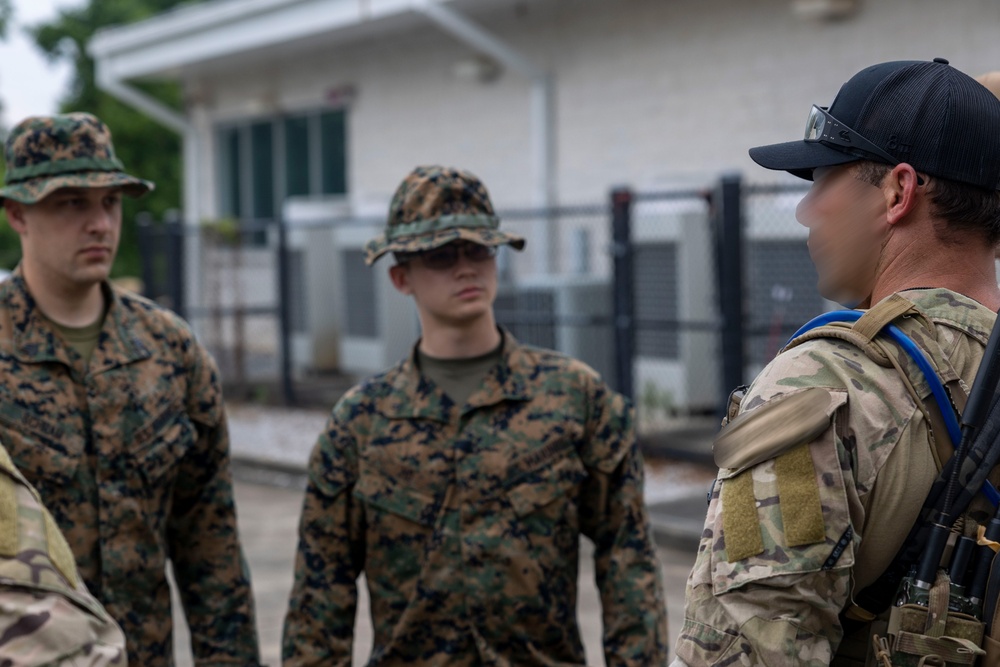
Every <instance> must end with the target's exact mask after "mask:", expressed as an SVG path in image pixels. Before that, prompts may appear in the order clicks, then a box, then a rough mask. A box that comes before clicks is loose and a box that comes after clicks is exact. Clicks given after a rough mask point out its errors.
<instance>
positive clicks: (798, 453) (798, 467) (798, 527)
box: [774, 444, 826, 547]
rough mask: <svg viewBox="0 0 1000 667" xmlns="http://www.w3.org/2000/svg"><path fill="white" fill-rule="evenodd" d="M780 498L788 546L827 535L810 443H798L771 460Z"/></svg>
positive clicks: (811, 542)
mask: <svg viewBox="0 0 1000 667" xmlns="http://www.w3.org/2000/svg"><path fill="white" fill-rule="evenodd" d="M774 471H775V476H776V477H777V483H778V497H779V498H780V499H781V521H782V524H784V533H785V539H786V540H787V542H788V546H790V547H798V546H803V545H807V544H816V543H817V542H822V541H823V540H825V539H826V528H825V526H824V524H823V506H822V504H821V503H820V499H819V483H818V482H817V480H816V466H815V465H814V464H813V460H812V454H810V452H809V445H808V444H804V445H800V446H798V447H796V448H794V449H792V450H790V451H788V452H785V453H784V454H782V455H781V456H779V457H778V458H777V459H775V461H774Z"/></svg>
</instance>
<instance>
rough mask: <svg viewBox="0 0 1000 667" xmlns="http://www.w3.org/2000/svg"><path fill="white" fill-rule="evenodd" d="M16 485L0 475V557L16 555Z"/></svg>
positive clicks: (8, 478)
mask: <svg viewBox="0 0 1000 667" xmlns="http://www.w3.org/2000/svg"><path fill="white" fill-rule="evenodd" d="M17 521H18V518H17V485H16V484H15V483H14V480H13V479H11V478H10V477H8V476H7V475H4V474H0V556H3V557H5V558H13V557H14V556H16V555H17V550H18V549H17V548H18V542H19V538H18V528H17Z"/></svg>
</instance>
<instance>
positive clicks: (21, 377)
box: [0, 269, 258, 667]
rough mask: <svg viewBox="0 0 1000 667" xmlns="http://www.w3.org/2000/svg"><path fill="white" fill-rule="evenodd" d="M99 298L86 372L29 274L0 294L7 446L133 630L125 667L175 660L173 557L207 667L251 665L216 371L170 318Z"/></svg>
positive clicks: (94, 584)
mask: <svg viewBox="0 0 1000 667" xmlns="http://www.w3.org/2000/svg"><path fill="white" fill-rule="evenodd" d="M104 289H105V296H106V299H107V302H108V303H109V309H108V313H107V316H106V319H105V322H104V328H103V329H102V331H101V334H100V337H99V340H98V345H97V348H96V349H95V350H94V353H93V357H92V359H91V361H90V365H89V367H87V368H85V367H84V365H83V360H82V359H81V357H80V356H79V355H78V354H77V353H76V351H75V350H74V349H73V348H72V347H71V346H69V345H67V344H65V343H64V342H63V341H62V339H61V338H60V337H59V335H58V334H57V333H56V332H55V329H54V327H53V325H52V324H51V323H50V322H49V321H48V320H46V318H45V317H44V315H43V314H42V313H41V312H40V311H39V310H38V308H37V307H36V305H35V302H34V300H33V299H32V297H31V295H30V294H29V292H28V290H27V286H26V285H25V283H24V280H23V278H22V276H21V272H20V269H18V270H16V271H15V272H14V275H13V276H12V277H11V278H10V279H8V280H7V281H5V282H3V283H2V284H0V440H2V441H3V442H4V443H5V444H6V445H7V448H8V450H9V452H10V454H11V456H12V457H13V459H14V461H15V463H16V464H17V466H18V467H19V468H20V469H21V471H22V472H23V473H24V475H25V477H27V478H28V479H29V480H30V481H31V482H32V483H33V484H34V485H35V486H36V487H37V489H38V491H39V492H40V493H41V496H42V498H43V499H44V502H45V504H46V505H47V507H48V508H49V510H50V511H51V512H52V514H53V516H54V517H55V519H56V521H57V522H58V524H59V526H60V528H62V530H63V532H64V533H65V535H66V539H67V541H68V543H69V545H70V547H71V548H72V551H73V553H74V554H75V556H76V561H77V564H78V566H79V570H80V574H81V576H82V577H83V580H84V581H85V582H86V585H87V587H88V588H89V589H90V591H91V592H92V593H93V594H94V595H95V597H97V599H98V600H100V601H101V602H102V603H103V604H104V606H105V607H106V608H107V610H108V612H110V614H111V615H112V616H113V617H114V618H115V619H116V620H117V621H118V623H119V624H120V625H121V627H122V629H123V630H124V631H125V635H126V637H127V638H128V653H129V661H130V662H132V663H133V664H135V665H143V666H144V667H150V666H152V667H157V666H166V665H172V664H173V657H172V654H173V637H172V624H171V611H170V608H171V605H170V589H169V587H168V584H167V578H166V571H165V570H166V564H167V559H168V558H170V560H171V561H172V563H173V571H174V575H175V577H176V580H177V582H178V584H179V590H180V595H181V600H182V601H183V603H184V608H185V611H186V614H187V620H188V624H189V625H190V627H191V637H192V647H193V649H194V655H195V657H196V661H197V662H198V663H199V664H239V665H253V664H256V663H257V659H258V654H257V636H256V626H255V622H254V607H253V598H252V594H251V591H250V580H249V572H248V570H247V567H246V564H245V563H244V560H243V556H242V552H241V549H240V544H239V539H238V536H237V528H236V514H235V508H234V505H233V492H232V483H231V478H230V472H229V441H228V434H227V429H226V422H225V416H224V412H223V403H222V396H221V392H220V387H219V378H218V373H217V370H216V368H215V365H214V363H213V361H212V360H211V358H210V357H209V356H208V354H207V353H206V352H205V351H204V349H203V348H202V347H201V346H200V345H198V343H197V342H196V341H195V338H194V336H193V334H192V333H191V331H190V330H189V329H188V327H187V325H185V324H184V322H183V321H182V320H180V319H179V318H177V317H176V316H175V315H173V314H172V313H170V312H169V311H166V310H164V309H162V308H160V307H158V306H156V305H155V304H153V303H151V302H149V301H148V300H146V299H143V298H142V297H139V296H136V295H134V294H131V293H128V292H123V291H117V290H114V289H113V288H111V287H110V286H108V285H105V286H104Z"/></svg>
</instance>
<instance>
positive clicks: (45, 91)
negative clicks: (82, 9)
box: [0, 0, 83, 127]
mask: <svg viewBox="0 0 1000 667" xmlns="http://www.w3.org/2000/svg"><path fill="white" fill-rule="evenodd" d="M80 4H83V0H14V25H12V26H10V29H8V31H7V40H6V42H2V43H0V101H2V102H3V114H2V118H0V119H2V122H3V124H4V125H6V126H7V127H10V126H12V125H15V124H16V123H17V122H18V121H20V120H21V119H22V118H25V117H27V116H35V115H38V114H50V113H53V112H55V111H56V110H57V108H58V106H59V99H60V98H61V97H62V96H63V95H64V94H65V92H66V90H67V87H68V85H69V81H70V76H71V71H70V67H69V66H68V65H66V64H60V65H57V66H54V65H50V64H49V63H48V62H47V61H46V60H45V59H44V58H43V57H42V56H41V54H40V52H39V51H38V49H36V48H35V46H34V43H33V42H32V41H31V39H30V37H28V36H26V35H25V34H24V26H27V25H34V24H37V23H40V22H43V21H46V20H48V19H50V18H53V17H55V16H56V15H57V14H58V12H59V9H61V8H66V7H75V6H79V5H80Z"/></svg>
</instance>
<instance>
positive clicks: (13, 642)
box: [0, 446, 126, 667]
mask: <svg viewBox="0 0 1000 667" xmlns="http://www.w3.org/2000/svg"><path fill="white" fill-rule="evenodd" d="M0 656H2V659H0V665H4V666H5V667H17V666H25V667H27V666H29V665H31V666H41V665H49V666H51V667H85V666H86V667H107V666H110V665H114V666H115V667H124V666H125V665H126V657H125V636H124V635H123V634H122V631H121V629H120V628H119V627H118V626H117V625H115V622H114V621H113V620H112V619H111V617H110V616H109V615H108V613H107V612H106V611H105V610H104V609H103V608H102V607H101V605H100V603H98V602H97V601H96V600H95V599H94V598H93V596H91V595H90V593H89V592H87V589H86V588H85V587H84V585H83V582H82V581H81V580H80V577H79V574H78V573H77V570H76V565H75V564H74V563H73V553H72V552H71V551H70V549H69V546H68V545H67V544H66V540H65V539H63V536H62V535H61V534H60V532H59V528H58V527H57V526H56V524H55V521H53V519H52V515H51V514H49V513H48V511H46V509H45V507H44V506H43V505H42V503H41V500H40V499H39V497H38V492H37V491H35V490H34V489H33V488H31V485H30V484H28V482H27V481H26V480H25V479H24V477H23V476H22V475H21V473H20V472H18V470H17V468H15V467H14V464H13V462H12V461H11V459H10V457H9V456H8V455H7V451H6V450H5V449H4V448H3V447H2V446H0Z"/></svg>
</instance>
